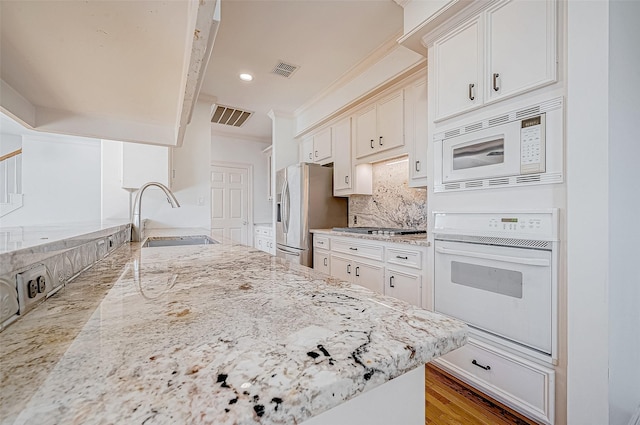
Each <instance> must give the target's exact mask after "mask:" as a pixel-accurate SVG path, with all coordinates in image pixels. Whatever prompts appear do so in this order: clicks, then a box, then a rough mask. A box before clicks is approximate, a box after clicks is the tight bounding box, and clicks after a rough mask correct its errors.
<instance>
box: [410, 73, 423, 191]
mask: <svg viewBox="0 0 640 425" xmlns="http://www.w3.org/2000/svg"><path fill="white" fill-rule="evenodd" d="M405 104H406V107H405V115H406V117H405V137H406V141H407V145H408V148H409V149H408V150H409V186H410V187H423V186H426V185H427V143H428V135H427V121H428V117H427V104H428V101H427V78H426V76H425V77H422V78H421V79H420V80H418V81H416V82H415V83H413V84H412V85H411V86H410V87H408V88H407V89H406V91H405Z"/></svg>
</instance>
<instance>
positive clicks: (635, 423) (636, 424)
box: [629, 406, 640, 425]
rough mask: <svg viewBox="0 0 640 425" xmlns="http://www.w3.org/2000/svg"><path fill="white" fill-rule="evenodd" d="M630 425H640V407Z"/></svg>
mask: <svg viewBox="0 0 640 425" xmlns="http://www.w3.org/2000/svg"><path fill="white" fill-rule="evenodd" d="M629 425H640V406H638V408H637V409H636V413H635V414H634V415H633V416H632V417H631V420H630V421H629Z"/></svg>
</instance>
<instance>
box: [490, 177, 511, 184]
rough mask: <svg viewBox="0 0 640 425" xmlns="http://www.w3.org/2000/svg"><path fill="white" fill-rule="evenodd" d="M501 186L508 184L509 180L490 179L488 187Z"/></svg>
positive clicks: (505, 178) (506, 178)
mask: <svg viewBox="0 0 640 425" xmlns="http://www.w3.org/2000/svg"><path fill="white" fill-rule="evenodd" d="M503 184H509V178H508V177H504V178H501V179H490V180H489V186H501V185H503Z"/></svg>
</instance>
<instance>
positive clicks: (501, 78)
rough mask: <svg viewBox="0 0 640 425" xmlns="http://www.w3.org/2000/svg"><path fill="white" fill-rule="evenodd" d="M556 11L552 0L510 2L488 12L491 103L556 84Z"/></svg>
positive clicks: (488, 62) (488, 63)
mask: <svg viewBox="0 0 640 425" xmlns="http://www.w3.org/2000/svg"><path fill="white" fill-rule="evenodd" d="M555 9H556V4H555V2H554V1H552V0H546V1H545V0H539V1H526V0H510V1H503V2H499V3H498V4H496V5H495V6H494V7H492V8H490V9H488V10H487V12H486V22H487V66H488V77H490V79H491V80H490V82H491V84H490V85H489V86H487V89H488V90H487V93H488V98H487V100H490V99H498V98H501V97H506V96H510V95H512V94H514V93H518V92H522V91H524V90H527V89H530V88H534V87H538V86H540V85H543V84H546V83H549V82H553V81H555V79H556V66H555V65H556V49H555V46H556V42H555V38H556V37H555V27H556V22H555Z"/></svg>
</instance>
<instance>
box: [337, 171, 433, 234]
mask: <svg viewBox="0 0 640 425" xmlns="http://www.w3.org/2000/svg"><path fill="white" fill-rule="evenodd" d="M408 182H409V168H408V165H407V161H404V160H400V161H399V160H398V159H394V160H389V161H384V162H379V163H377V164H374V165H373V194H372V195H371V196H369V195H353V196H351V197H349V226H350V227H398V228H415V229H421V230H426V228H427V189H426V188H411V187H409V184H408ZM356 217H357V222H356V223H354V218H356Z"/></svg>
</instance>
